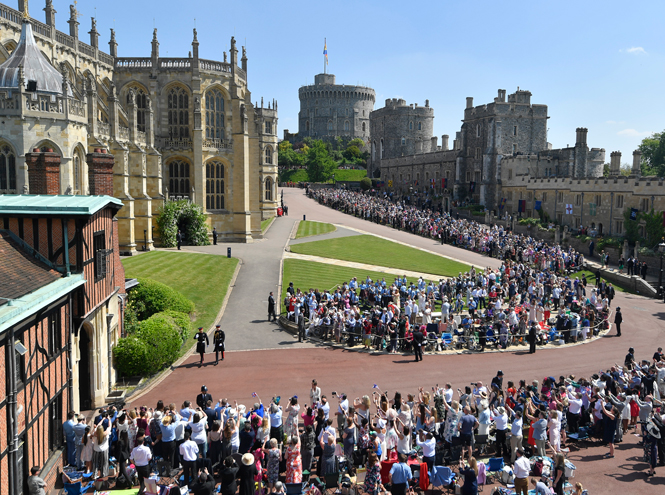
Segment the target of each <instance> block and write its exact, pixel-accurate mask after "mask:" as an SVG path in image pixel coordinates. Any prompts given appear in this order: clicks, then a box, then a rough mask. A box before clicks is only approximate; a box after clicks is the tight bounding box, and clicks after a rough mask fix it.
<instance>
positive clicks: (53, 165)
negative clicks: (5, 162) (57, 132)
mask: <svg viewBox="0 0 665 495" xmlns="http://www.w3.org/2000/svg"><path fill="white" fill-rule="evenodd" d="M25 164H26V165H27V166H28V177H29V184H30V194H48V195H57V194H60V155H59V154H57V153H53V150H52V149H50V148H49V150H48V151H46V152H41V151H40V150H39V148H35V149H33V150H32V153H26V154H25Z"/></svg>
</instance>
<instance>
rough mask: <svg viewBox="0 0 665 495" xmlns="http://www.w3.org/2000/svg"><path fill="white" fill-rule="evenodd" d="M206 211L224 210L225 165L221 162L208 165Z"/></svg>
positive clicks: (212, 162)
mask: <svg viewBox="0 0 665 495" xmlns="http://www.w3.org/2000/svg"><path fill="white" fill-rule="evenodd" d="M206 209H207V210H223V209H224V164H223V163H221V162H217V161H211V162H208V163H207V164H206Z"/></svg>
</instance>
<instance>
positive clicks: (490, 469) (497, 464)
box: [487, 457, 504, 478]
mask: <svg viewBox="0 0 665 495" xmlns="http://www.w3.org/2000/svg"><path fill="white" fill-rule="evenodd" d="M503 466H504V464H503V457H492V458H491V459H490V460H489V464H487V477H488V478H491V477H492V476H496V475H497V474H501V471H503Z"/></svg>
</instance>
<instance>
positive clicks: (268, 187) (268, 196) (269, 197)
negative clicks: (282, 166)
mask: <svg viewBox="0 0 665 495" xmlns="http://www.w3.org/2000/svg"><path fill="white" fill-rule="evenodd" d="M265 198H266V201H272V179H271V178H270V177H268V178H266V194H265Z"/></svg>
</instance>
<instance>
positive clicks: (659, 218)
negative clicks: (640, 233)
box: [638, 210, 665, 248]
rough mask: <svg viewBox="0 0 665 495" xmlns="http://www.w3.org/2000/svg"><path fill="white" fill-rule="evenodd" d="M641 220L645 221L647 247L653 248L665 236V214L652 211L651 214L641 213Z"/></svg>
mask: <svg viewBox="0 0 665 495" xmlns="http://www.w3.org/2000/svg"><path fill="white" fill-rule="evenodd" d="M638 218H639V219H640V220H644V223H645V225H644V234H645V235H646V245H647V246H648V247H651V248H653V247H654V246H656V245H657V244H658V243H659V242H660V240H661V239H662V238H663V236H665V229H663V212H661V211H657V212H656V211H653V210H651V211H650V212H649V213H647V212H644V213H640V215H639V217H638Z"/></svg>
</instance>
